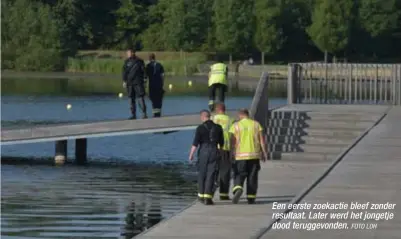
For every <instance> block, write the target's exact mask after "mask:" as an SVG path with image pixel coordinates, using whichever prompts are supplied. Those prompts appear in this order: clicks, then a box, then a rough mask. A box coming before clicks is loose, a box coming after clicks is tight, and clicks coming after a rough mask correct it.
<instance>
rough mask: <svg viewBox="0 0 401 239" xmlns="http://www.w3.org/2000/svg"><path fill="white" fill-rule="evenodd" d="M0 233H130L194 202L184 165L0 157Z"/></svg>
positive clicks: (108, 235)
mask: <svg viewBox="0 0 401 239" xmlns="http://www.w3.org/2000/svg"><path fill="white" fill-rule="evenodd" d="M2 164H3V165H2V168H1V173H2V175H1V179H2V188H1V194H2V198H1V199H2V204H1V211H2V217H1V235H2V236H8V237H10V238H12V237H11V236H14V237H15V238H22V237H36V238H118V237H123V238H132V237H133V236H135V235H137V234H139V233H140V232H142V231H144V230H146V229H148V228H150V227H151V226H153V225H155V224H156V223H158V222H160V221H161V220H162V219H164V218H166V217H170V216H171V215H172V214H174V213H175V212H177V211H179V210H181V209H182V208H183V207H185V206H186V205H188V204H189V203H191V202H192V201H193V199H194V198H195V197H194V192H195V189H196V188H195V184H194V183H193V181H191V180H190V181H188V180H183V178H182V177H181V172H184V171H185V172H189V171H191V170H192V169H190V168H187V167H184V166H183V165H178V164H177V165H174V166H163V167H162V166H157V165H150V164H147V165H145V164H143V165H142V164H136V165H124V166H110V165H102V164H98V165H95V164H94V165H90V166H86V167H82V166H81V167H80V166H75V165H64V166H62V167H56V166H50V165H46V164H44V165H41V164H36V165H34V166H31V165H28V164H23V163H21V162H20V163H19V164H4V162H2Z"/></svg>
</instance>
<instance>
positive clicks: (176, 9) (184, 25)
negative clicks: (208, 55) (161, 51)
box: [162, 0, 208, 51]
mask: <svg viewBox="0 0 401 239" xmlns="http://www.w3.org/2000/svg"><path fill="white" fill-rule="evenodd" d="M206 11H207V9H205V0H175V1H170V4H169V5H168V7H167V9H166V11H165V13H164V15H163V19H164V21H163V29H162V30H163V32H164V36H165V43H166V48H167V49H169V50H181V49H183V50H186V51H194V50H197V49H199V48H200V47H201V45H202V44H203V43H204V42H205V41H206V39H207V36H208V35H207V30H208V25H207V22H206V20H205V14H206Z"/></svg>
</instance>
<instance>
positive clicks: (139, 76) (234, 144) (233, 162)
mask: <svg viewBox="0 0 401 239" xmlns="http://www.w3.org/2000/svg"><path fill="white" fill-rule="evenodd" d="M155 59H156V58H155V55H154V54H150V55H149V60H150V62H149V64H147V65H146V66H145V64H144V62H143V60H142V59H140V58H139V57H137V56H136V55H135V51H134V50H133V49H128V50H127V59H126V60H125V62H124V66H123V77H122V78H123V86H124V87H125V88H126V89H127V92H128V96H129V98H130V105H131V113H132V117H131V118H130V119H136V100H138V104H139V106H140V109H141V110H142V116H143V118H147V115H146V105H145V100H144V97H145V86H144V85H145V79H146V78H148V79H149V98H150V100H151V101H152V106H153V116H154V117H160V116H161V106H162V101H163V95H164V89H163V86H164V69H163V66H162V65H161V64H160V63H159V62H157V61H156V60H155ZM227 79H228V67H227V65H225V64H224V63H222V62H217V63H215V64H213V65H212V66H211V67H210V72H209V81H208V86H209V103H208V106H209V110H202V111H201V112H200V119H201V122H202V123H201V124H200V125H199V126H198V127H197V129H196V132H195V137H194V140H193V143H192V147H191V150H190V154H189V160H190V161H191V162H192V161H193V159H194V154H195V152H196V151H197V150H198V160H197V169H198V200H199V201H200V202H202V203H204V204H205V205H213V204H214V202H213V198H214V193H215V191H216V190H217V188H219V196H220V200H231V199H230V196H229V190H230V181H231V178H232V177H231V175H233V176H234V180H233V181H234V184H233V188H232V194H233V196H232V202H233V203H234V204H237V203H238V202H239V200H240V198H241V196H242V194H243V186H244V183H245V181H246V197H247V200H248V203H249V204H253V203H255V200H256V193H257V190H258V174H259V170H260V161H265V160H267V152H266V146H265V139H264V136H263V129H262V126H261V125H260V123H259V122H257V121H255V120H253V119H251V118H250V117H249V112H248V110H247V109H240V110H239V111H238V119H237V120H233V119H232V118H231V117H230V116H228V115H227V114H226V107H225V104H224V101H225V93H226V92H227ZM212 114H213V115H212Z"/></svg>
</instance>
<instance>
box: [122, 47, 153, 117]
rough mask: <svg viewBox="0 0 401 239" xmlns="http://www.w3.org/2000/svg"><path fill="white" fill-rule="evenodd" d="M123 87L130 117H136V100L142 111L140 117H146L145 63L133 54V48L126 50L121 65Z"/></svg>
mask: <svg viewBox="0 0 401 239" xmlns="http://www.w3.org/2000/svg"><path fill="white" fill-rule="evenodd" d="M122 75H123V87H124V88H126V89H127V93H128V97H129V98H130V105H131V114H132V117H131V118H130V119H136V100H138V104H139V108H140V109H141V111H142V118H144V119H146V118H147V115H146V104H145V63H144V62H143V60H142V59H141V58H139V57H137V56H136V55H135V51H134V50H133V49H131V48H130V49H128V50H127V59H126V60H125V62H124V66H123V73H122Z"/></svg>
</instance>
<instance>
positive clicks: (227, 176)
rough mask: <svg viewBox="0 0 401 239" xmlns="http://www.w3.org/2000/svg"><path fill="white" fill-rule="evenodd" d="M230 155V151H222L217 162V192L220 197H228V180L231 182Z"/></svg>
mask: <svg viewBox="0 0 401 239" xmlns="http://www.w3.org/2000/svg"><path fill="white" fill-rule="evenodd" d="M230 156H231V153H230V151H226V150H223V151H222V152H221V156H220V162H219V190H220V197H228V192H229V191H230V180H231V168H232V161H231V157H230Z"/></svg>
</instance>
